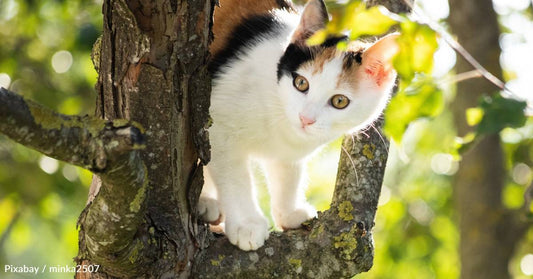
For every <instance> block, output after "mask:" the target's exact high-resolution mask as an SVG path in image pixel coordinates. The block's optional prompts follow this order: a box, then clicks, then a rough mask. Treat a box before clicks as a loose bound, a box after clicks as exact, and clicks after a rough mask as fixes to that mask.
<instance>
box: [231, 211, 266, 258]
mask: <svg viewBox="0 0 533 279" xmlns="http://www.w3.org/2000/svg"><path fill="white" fill-rule="evenodd" d="M225 230H226V236H227V237H228V239H229V241H230V242H231V244H233V245H235V246H238V247H239V248H240V249H241V250H244V251H250V250H257V249H259V248H260V247H261V246H263V245H264V244H265V240H267V239H268V235H269V233H268V222H267V220H266V219H265V218H264V217H261V218H259V219H258V218H254V219H246V220H243V221H242V222H238V223H231V222H230V221H229V220H226V228H225Z"/></svg>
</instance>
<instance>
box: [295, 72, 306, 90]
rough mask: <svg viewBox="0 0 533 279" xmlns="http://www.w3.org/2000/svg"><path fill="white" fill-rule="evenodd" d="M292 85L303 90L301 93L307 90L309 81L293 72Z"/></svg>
mask: <svg viewBox="0 0 533 279" xmlns="http://www.w3.org/2000/svg"><path fill="white" fill-rule="evenodd" d="M292 85H294V87H295V88H296V89H298V91H300V92H303V93H305V92H307V90H309V82H308V81H307V79H306V78H304V77H303V76H301V75H298V74H294V79H293V80H292Z"/></svg>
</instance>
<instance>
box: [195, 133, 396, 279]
mask: <svg viewBox="0 0 533 279" xmlns="http://www.w3.org/2000/svg"><path fill="white" fill-rule="evenodd" d="M387 153H388V143H387V142H386V141H385V140H383V139H382V138H381V136H380V135H379V134H378V133H377V131H376V132H372V133H371V136H370V137H366V136H361V137H359V138H358V139H357V140H354V136H347V137H346V138H345V140H344V143H343V151H342V155H341V160H340V162H339V175H338V177H337V186H336V189H335V193H334V198H333V202H332V204H331V208H330V209H329V210H327V211H326V212H324V213H321V214H319V218H318V219H315V220H313V221H312V222H310V223H309V224H306V225H305V227H304V229H301V230H294V231H290V232H287V233H277V232H275V233H272V234H271V235H270V238H269V240H268V241H267V242H266V244H265V246H264V247H262V248H260V249H259V250H257V251H255V252H244V251H241V250H239V249H237V248H235V247H234V246H232V245H231V244H230V243H229V242H228V241H227V239H226V238H217V239H214V240H213V241H212V242H211V244H210V246H209V247H207V248H206V249H203V250H201V252H200V254H199V255H198V257H197V259H198V262H197V263H196V264H195V270H194V276H195V278H214V277H216V278H277V277H284V278H285V277H290V278H349V277H351V276H353V275H355V274H358V273H360V272H363V271H368V270H369V269H370V267H371V266H372V261H373V244H372V236H371V233H370V231H371V229H372V227H373V225H374V216H375V213H376V209H377V203H378V199H379V194H380V191H381V183H382V179H383V175H384V170H385V165H386V161H387Z"/></svg>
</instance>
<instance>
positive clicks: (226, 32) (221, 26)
mask: <svg viewBox="0 0 533 279" xmlns="http://www.w3.org/2000/svg"><path fill="white" fill-rule="evenodd" d="M219 2H220V7H215V18H214V24H213V35H214V40H213V42H212V43H211V45H210V46H209V51H210V52H211V55H216V54H217V53H218V52H219V51H220V50H222V49H223V48H224V46H225V45H226V44H227V41H228V39H229V37H231V35H232V32H233V31H234V30H235V28H236V27H237V26H239V25H240V24H241V23H242V22H243V21H244V20H245V19H247V18H250V17H252V16H254V15H262V14H266V13H268V12H270V11H271V10H273V9H277V8H282V6H281V5H282V4H284V5H285V4H286V5H290V2H287V3H284V2H285V1H284V0H220V1H219Z"/></svg>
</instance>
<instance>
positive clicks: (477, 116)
mask: <svg viewBox="0 0 533 279" xmlns="http://www.w3.org/2000/svg"><path fill="white" fill-rule="evenodd" d="M484 114H485V112H484V111H483V109H481V108H469V109H467V110H466V123H468V125H470V126H475V125H477V124H479V122H481V119H483V115H484Z"/></svg>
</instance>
